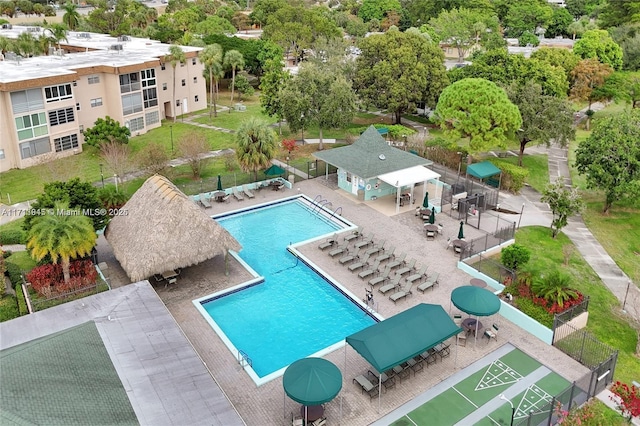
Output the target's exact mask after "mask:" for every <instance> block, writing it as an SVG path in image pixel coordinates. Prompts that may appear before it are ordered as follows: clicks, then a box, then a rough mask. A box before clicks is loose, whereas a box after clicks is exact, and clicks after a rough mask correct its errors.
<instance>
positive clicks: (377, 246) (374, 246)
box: [365, 240, 387, 254]
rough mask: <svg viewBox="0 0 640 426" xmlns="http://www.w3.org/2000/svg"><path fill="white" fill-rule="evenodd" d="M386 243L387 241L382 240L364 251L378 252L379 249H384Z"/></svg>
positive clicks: (369, 252)
mask: <svg viewBox="0 0 640 426" xmlns="http://www.w3.org/2000/svg"><path fill="white" fill-rule="evenodd" d="M386 243H387V240H382V241H380V242H379V243H378V244H374V245H373V247H371V248H370V249H367V251H365V253H368V254H376V253H379V252H380V251H382V250H384V245H385V244H386Z"/></svg>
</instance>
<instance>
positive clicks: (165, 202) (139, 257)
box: [104, 175, 242, 282]
mask: <svg viewBox="0 0 640 426" xmlns="http://www.w3.org/2000/svg"><path fill="white" fill-rule="evenodd" d="M121 211H122V212H126V215H121V216H115V217H114V218H113V219H112V220H111V222H109V225H108V226H107V228H106V230H105V232H104V236H105V238H106V239H107V241H108V242H109V244H110V245H111V247H112V248H113V254H114V255H115V257H116V259H118V261H119V262H120V265H121V266H122V268H123V269H124V270H125V272H126V273H127V275H128V276H129V278H130V279H131V280H132V281H133V282H136V281H140V280H143V279H146V278H148V277H150V276H152V275H154V274H162V273H163V272H165V271H169V270H172V269H179V268H184V267H187V266H191V265H196V264H198V263H201V262H204V261H205V260H208V259H211V258H213V257H215V256H217V255H224V256H226V255H227V253H228V251H229V250H235V251H239V250H240V249H241V248H242V247H241V246H240V243H238V241H236V239H235V238H233V237H232V236H231V234H229V232H227V230H226V229H224V228H223V227H222V226H220V225H219V224H218V223H217V222H216V221H215V220H213V219H212V218H210V217H209V216H207V215H206V213H205V212H204V211H203V210H202V209H201V208H200V207H198V206H197V205H196V204H195V203H194V202H193V201H191V199H189V197H187V196H186V195H185V194H184V193H182V192H181V191H180V190H179V189H178V188H176V186H175V185H174V184H173V183H171V182H170V181H169V180H168V179H167V178H165V177H164V176H160V175H154V176H152V177H150V178H149V179H147V180H146V182H145V183H144V184H143V185H142V187H141V188H140V189H138V190H137V191H136V193H135V194H133V196H132V197H131V199H130V200H129V201H128V202H127V204H125V205H124V206H123V207H122V209H121Z"/></svg>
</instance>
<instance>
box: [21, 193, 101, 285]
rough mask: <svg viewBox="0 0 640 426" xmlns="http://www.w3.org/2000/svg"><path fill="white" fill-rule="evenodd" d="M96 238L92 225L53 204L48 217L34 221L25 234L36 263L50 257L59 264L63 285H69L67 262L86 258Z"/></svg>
mask: <svg viewBox="0 0 640 426" xmlns="http://www.w3.org/2000/svg"><path fill="white" fill-rule="evenodd" d="M97 238H98V237H97V235H96V232H95V230H94V229H93V223H92V222H91V219H89V218H88V217H87V216H84V215H82V214H80V210H78V209H70V208H69V204H68V203H63V202H57V203H56V204H55V205H54V208H53V209H52V212H51V214H47V215H44V216H41V217H38V218H37V219H36V220H35V223H34V225H33V226H32V227H31V230H30V231H29V238H28V240H27V248H29V249H30V250H31V256H32V257H34V258H35V259H36V260H42V259H43V258H44V257H45V256H47V255H49V256H51V259H52V260H53V262H55V263H58V261H60V263H61V264H62V273H63V275H64V281H65V282H69V279H70V278H71V276H70V274H69V263H70V261H71V259H75V258H76V257H79V256H86V255H88V254H89V253H91V249H93V247H94V246H95V245H96V240H97Z"/></svg>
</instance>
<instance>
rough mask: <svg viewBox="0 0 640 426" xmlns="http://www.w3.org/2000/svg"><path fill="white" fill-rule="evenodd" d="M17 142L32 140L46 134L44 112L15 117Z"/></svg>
mask: <svg viewBox="0 0 640 426" xmlns="http://www.w3.org/2000/svg"><path fill="white" fill-rule="evenodd" d="M16 128H17V129H18V140H21V141H23V140H26V139H33V138H36V137H38V136H44V135H46V134H48V131H47V116H46V115H45V113H44V112H39V113H36V114H29V115H24V116H22V117H16Z"/></svg>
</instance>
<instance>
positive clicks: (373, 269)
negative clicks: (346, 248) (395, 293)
mask: <svg viewBox="0 0 640 426" xmlns="http://www.w3.org/2000/svg"><path fill="white" fill-rule="evenodd" d="M365 254H366V253H365ZM379 266H380V261H379V260H376V261H375V262H373V265H371V266H369V267H368V268H366V269H363V270H362V271H360V272H359V273H358V276H359V277H360V278H362V279H363V280H364V279H365V278H369V277H370V276H372V275H373V274H375V273H376V272H378V267H379Z"/></svg>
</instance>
